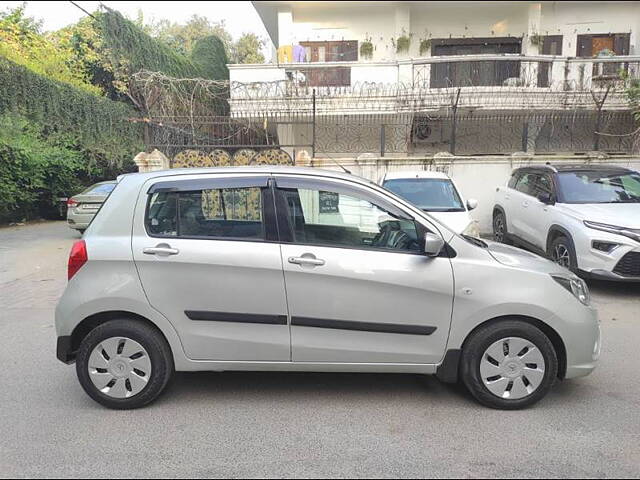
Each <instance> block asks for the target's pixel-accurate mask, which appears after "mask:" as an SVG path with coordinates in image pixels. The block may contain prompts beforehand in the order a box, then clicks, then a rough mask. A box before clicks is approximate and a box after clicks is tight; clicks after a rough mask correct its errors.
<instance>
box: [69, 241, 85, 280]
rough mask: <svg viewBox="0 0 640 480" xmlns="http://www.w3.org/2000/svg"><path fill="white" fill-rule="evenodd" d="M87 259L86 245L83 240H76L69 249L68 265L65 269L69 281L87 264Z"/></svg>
mask: <svg viewBox="0 0 640 480" xmlns="http://www.w3.org/2000/svg"><path fill="white" fill-rule="evenodd" d="M87 260H89V257H88V255H87V244H86V243H85V242H84V240H78V241H77V242H76V243H74V244H73V247H71V253H69V264H68V268H67V278H68V279H69V280H71V277H73V276H74V275H75V274H76V272H77V271H78V270H80V268H82V266H83V265H84V264H85V263H87Z"/></svg>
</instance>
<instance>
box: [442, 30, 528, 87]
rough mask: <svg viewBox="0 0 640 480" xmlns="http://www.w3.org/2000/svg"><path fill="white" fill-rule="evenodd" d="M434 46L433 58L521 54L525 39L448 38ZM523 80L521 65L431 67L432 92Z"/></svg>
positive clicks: (469, 63) (477, 63) (475, 63)
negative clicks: (513, 79) (517, 79)
mask: <svg viewBox="0 0 640 480" xmlns="http://www.w3.org/2000/svg"><path fill="white" fill-rule="evenodd" d="M431 45H432V46H431V55H432V56H445V55H486V54H501V53H520V50H521V39H520V38H512V37H502V38H457V39H451V38H447V39H435V40H433V41H432V43H431ZM519 77H520V62H518V61H513V62H512V61H496V60H484V61H477V60H476V61H472V60H470V61H464V62H446V63H434V64H432V67H431V87H432V88H442V87H467V86H492V85H503V84H504V82H505V81H506V80H507V79H508V78H519Z"/></svg>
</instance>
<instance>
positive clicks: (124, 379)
mask: <svg viewBox="0 0 640 480" xmlns="http://www.w3.org/2000/svg"><path fill="white" fill-rule="evenodd" d="M87 368H88V370H89V378H90V379H91V382H93V385H94V386H95V387H96V388H97V389H98V390H99V391H100V392H102V393H103V394H105V395H107V396H109V397H112V398H129V397H132V396H134V395H137V394H138V393H140V392H141V391H142V390H144V388H145V387H146V386H147V383H148V382H149V378H150V376H151V359H150V358H149V354H148V353H147V351H146V350H145V349H144V347H143V346H142V345H140V344H139V343H138V342H136V341H135V340H131V339H130V338H126V337H111V338H107V339H106V340H103V341H101V342H100V343H99V344H98V345H97V346H96V347H95V348H94V349H93V351H92V352H91V355H90V356H89V362H88V365H87Z"/></svg>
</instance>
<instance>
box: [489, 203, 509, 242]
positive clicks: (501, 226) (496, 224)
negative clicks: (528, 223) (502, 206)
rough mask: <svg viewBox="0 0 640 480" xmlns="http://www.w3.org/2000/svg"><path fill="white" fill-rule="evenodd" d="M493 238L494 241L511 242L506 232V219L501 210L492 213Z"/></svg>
mask: <svg viewBox="0 0 640 480" xmlns="http://www.w3.org/2000/svg"><path fill="white" fill-rule="evenodd" d="M493 238H494V240H495V241H496V242H500V243H506V244H509V245H510V244H511V242H510V241H509V233H508V232H507V219H506V217H505V216H504V213H502V212H501V211H496V212H495V213H494V214H493Z"/></svg>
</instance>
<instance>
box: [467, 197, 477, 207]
mask: <svg viewBox="0 0 640 480" xmlns="http://www.w3.org/2000/svg"><path fill="white" fill-rule="evenodd" d="M477 206H478V200H476V199H475V198H470V199H469V200H467V209H468V210H473V209H475V208H477Z"/></svg>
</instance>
